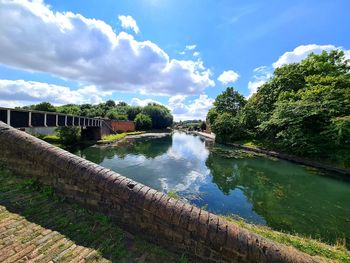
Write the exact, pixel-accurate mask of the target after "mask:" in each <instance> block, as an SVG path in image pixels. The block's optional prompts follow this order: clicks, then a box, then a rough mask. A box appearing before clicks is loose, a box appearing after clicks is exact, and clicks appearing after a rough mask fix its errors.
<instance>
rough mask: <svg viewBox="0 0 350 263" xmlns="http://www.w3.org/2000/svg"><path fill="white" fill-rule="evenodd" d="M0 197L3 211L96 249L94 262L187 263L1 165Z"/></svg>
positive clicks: (108, 218)
mask: <svg viewBox="0 0 350 263" xmlns="http://www.w3.org/2000/svg"><path fill="white" fill-rule="evenodd" d="M0 197H1V198H0V208H1V207H5V208H6V210H8V211H11V212H12V213H16V214H19V215H21V216H22V217H24V218H25V219H26V220H28V221H30V222H33V223H36V224H38V225H40V226H42V227H44V228H46V229H52V230H55V231H57V232H59V233H60V234H61V235H63V236H64V237H65V238H67V239H68V240H69V242H72V243H73V242H74V243H75V244H77V245H80V246H84V247H88V248H91V249H93V250H94V251H95V253H94V257H93V258H92V259H91V261H93V262H96V261H99V260H100V259H102V258H104V259H107V260H110V261H112V262H120V261H121V262H156V263H157V262H159V263H160V262H166V261H167V262H169V263H176V262H184V261H183V259H182V258H184V256H182V255H176V254H174V253H172V252H169V251H167V250H165V249H164V248H162V247H160V246H157V245H154V244H152V243H149V242H147V241H145V240H144V239H143V238H142V237H139V236H134V235H131V234H130V233H128V232H126V231H124V230H123V229H121V228H120V227H118V225H116V223H115V222H114V221H113V220H112V219H111V218H110V217H108V216H106V215H104V214H101V213H97V212H93V211H91V210H89V209H85V208H83V207H81V206H80V205H77V204H74V203H71V202H68V201H67V200H65V198H62V197H60V196H58V195H57V194H56V193H55V190H54V189H53V188H52V187H50V186H45V185H42V184H41V183H40V182H38V181H37V180H36V179H25V178H22V177H20V176H17V175H15V174H13V173H12V172H10V171H9V170H7V169H5V168H3V167H1V165H0ZM1 215H2V214H1ZM0 219H1V218H0ZM24 241H25V240H24ZM66 245H68V244H66ZM47 249H48V248H46V247H43V249H42V251H41V252H42V253H43V254H45V251H46V250H47ZM70 256H72V255H71V253H68V254H67V255H65V256H64V258H63V259H61V262H62V261H65V262H69V257H70ZM181 260H182V261H181ZM88 261H89V260H87V262H88ZM185 262H186V261H185Z"/></svg>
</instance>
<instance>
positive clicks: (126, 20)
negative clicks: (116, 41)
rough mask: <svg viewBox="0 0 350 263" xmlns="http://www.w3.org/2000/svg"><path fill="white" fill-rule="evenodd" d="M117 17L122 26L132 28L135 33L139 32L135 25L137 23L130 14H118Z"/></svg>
mask: <svg viewBox="0 0 350 263" xmlns="http://www.w3.org/2000/svg"><path fill="white" fill-rule="evenodd" d="M118 19H119V21H120V23H121V24H122V27H123V28H125V29H129V28H130V29H132V30H133V31H134V32H135V33H136V34H138V33H139V32H140V29H139V27H138V26H137V23H136V21H135V19H134V18H133V17H132V16H123V15H119V16H118Z"/></svg>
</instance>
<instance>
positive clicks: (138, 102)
mask: <svg viewBox="0 0 350 263" xmlns="http://www.w3.org/2000/svg"><path fill="white" fill-rule="evenodd" d="M149 103H157V104H161V105H163V104H162V103H161V102H159V101H156V100H152V99H144V100H142V99H138V98H132V99H131V103H130V104H131V105H133V106H142V107H144V106H146V105H147V104H149Z"/></svg>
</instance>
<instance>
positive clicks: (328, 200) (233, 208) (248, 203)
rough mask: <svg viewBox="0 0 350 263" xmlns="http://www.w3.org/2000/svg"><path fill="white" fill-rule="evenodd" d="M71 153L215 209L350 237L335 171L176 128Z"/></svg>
mask: <svg viewBox="0 0 350 263" xmlns="http://www.w3.org/2000/svg"><path fill="white" fill-rule="evenodd" d="M76 154H78V155H80V156H82V157H84V158H86V159H88V160H91V161H93V162H95V163H97V164H100V165H102V166H104V167H107V168H110V169H112V170H114V171H116V172H118V173H121V174H122V175H124V176H127V177H129V178H132V179H134V180H136V181H138V182H141V183H143V184H145V185H148V186H150V187H153V188H155V189H157V190H159V191H163V192H169V191H176V192H177V194H178V195H179V196H181V197H182V198H185V199H186V200H188V201H189V202H191V203H192V204H195V205H197V206H198V207H203V206H204V207H206V209H207V210H209V211H211V212H214V213H218V214H225V215H230V214H235V215H238V216H240V217H242V218H244V219H246V220H247V221H249V222H252V223H257V224H263V225H268V226H270V227H272V228H273V229H276V230H284V231H288V232H292V233H294V232H295V233H300V234H303V235H306V236H312V237H316V238H321V239H322V240H324V241H329V242H335V240H336V239H337V238H346V239H347V244H349V243H350V181H349V180H346V178H341V177H339V176H337V175H334V174H329V173H326V172H323V171H320V170H317V169H312V168H309V167H305V166H301V165H297V164H293V163H291V162H287V161H283V160H278V159H273V158H269V157H266V156H258V155H253V154H251V153H246V152H243V151H240V150H234V149H232V148H228V147H225V146H221V145H217V144H214V143H213V142H210V141H205V140H203V139H201V138H200V137H196V136H193V135H188V134H185V133H181V132H175V133H174V134H172V135H168V136H165V137H162V138H139V139H128V140H127V141H124V142H122V143H121V144H119V145H118V146H108V147H106V146H98V147H96V146H94V147H89V148H86V149H84V150H81V151H79V152H77V153H76Z"/></svg>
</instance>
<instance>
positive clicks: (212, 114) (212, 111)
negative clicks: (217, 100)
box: [207, 108, 218, 125]
mask: <svg viewBox="0 0 350 263" xmlns="http://www.w3.org/2000/svg"><path fill="white" fill-rule="evenodd" d="M217 117H218V113H217V112H216V109H215V108H211V109H210V110H209V111H208V114H207V122H208V123H209V124H210V125H213V123H214V121H215V120H216V118H217Z"/></svg>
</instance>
